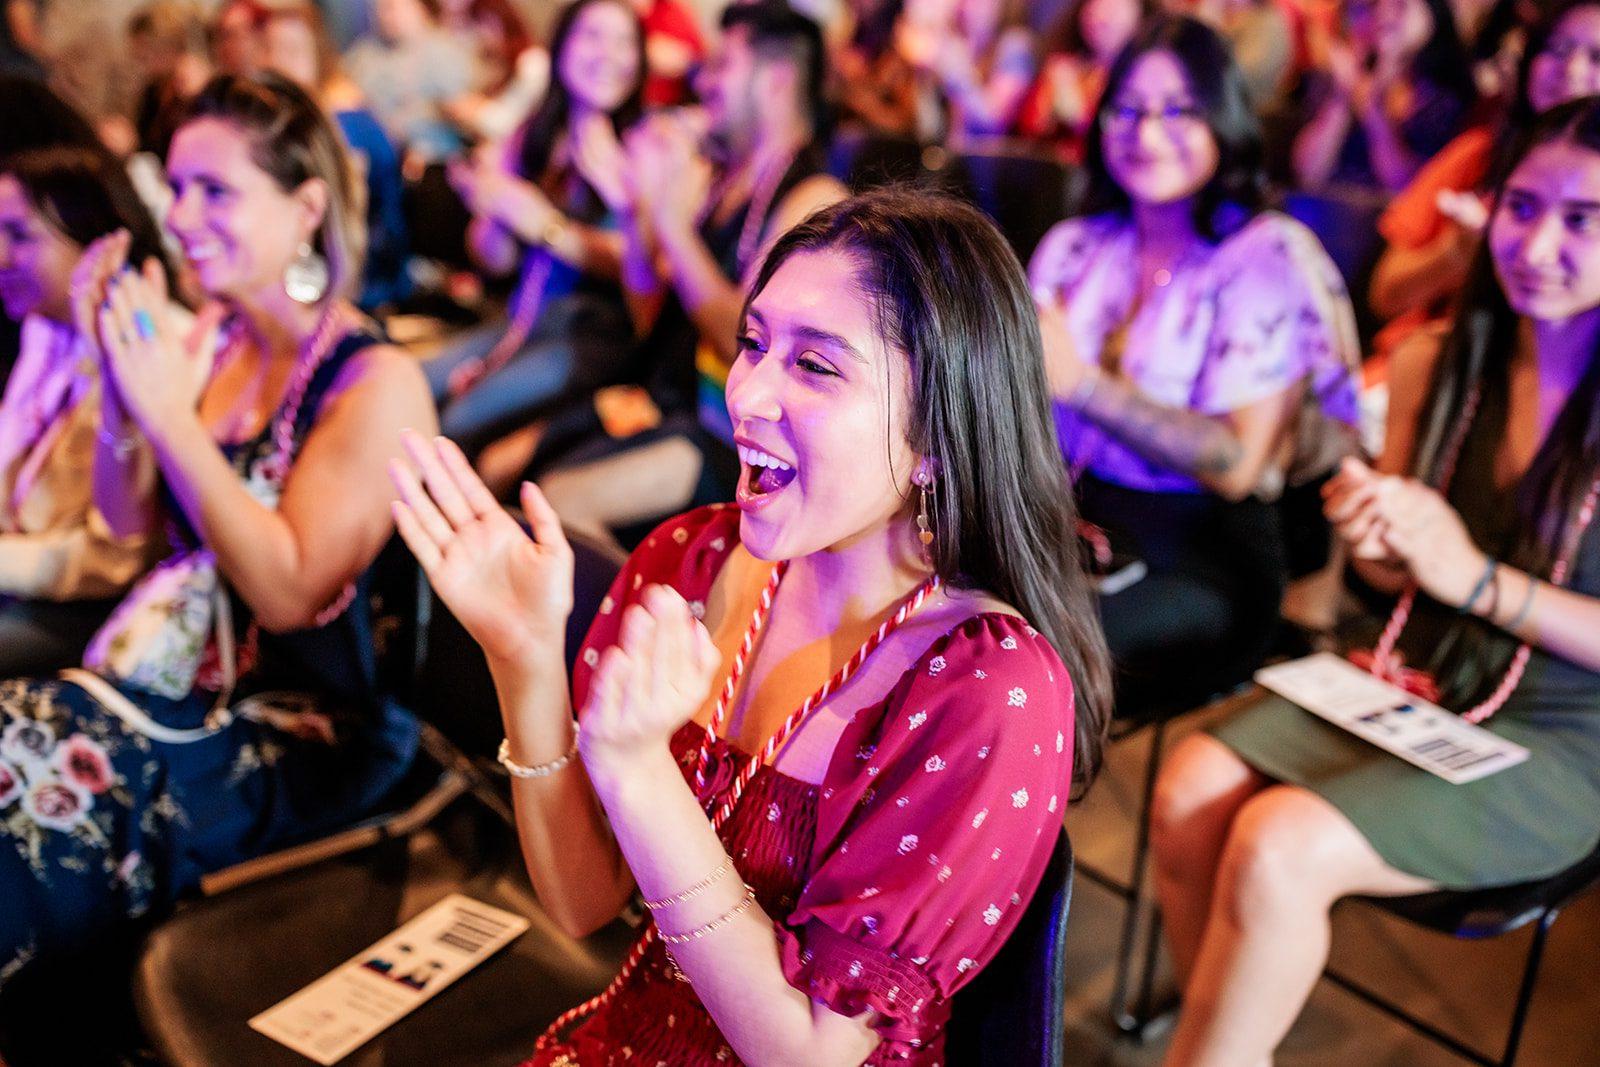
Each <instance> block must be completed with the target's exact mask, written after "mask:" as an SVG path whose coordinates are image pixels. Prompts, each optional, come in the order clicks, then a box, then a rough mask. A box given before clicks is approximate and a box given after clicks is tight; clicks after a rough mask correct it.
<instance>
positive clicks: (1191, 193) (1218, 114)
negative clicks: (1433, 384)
mask: <svg viewBox="0 0 1600 1067" xmlns="http://www.w3.org/2000/svg"><path fill="white" fill-rule="evenodd" d="M1260 158H1261V139H1260V132H1259V129H1258V127H1257V125H1256V120H1255V117H1254V115H1253V113H1252V112H1251V110H1250V105H1249V101H1248V98H1247V96H1246V90H1245V86H1244V80H1243V76H1242V75H1241V73H1240V72H1239V68H1238V67H1237V66H1236V65H1235V63H1234V61H1233V59H1232V56H1231V55H1230V53H1229V51H1228V46H1227V44H1226V43H1225V42H1224V41H1223V40H1222V38H1220V37H1219V36H1218V35H1217V34H1216V33H1215V32H1214V31H1213V30H1211V29H1209V28H1207V27H1206V26H1204V25H1203V24H1201V23H1200V22H1198V21H1196V20H1194V19H1190V18H1170V19H1160V20H1157V21H1155V22H1152V23H1147V24H1146V25H1145V27H1144V28H1143V29H1141V30H1140V31H1139V33H1138V34H1137V35H1136V36H1135V37H1134V39H1133V40H1132V42H1130V44H1129V45H1128V47H1127V48H1126V49H1125V50H1124V51H1123V52H1122V54H1121V56H1120V57H1119V58H1118V60H1117V62H1116V63H1115V64H1114V65H1113V66H1112V68H1111V71H1110V73H1109V75H1108V79H1107V86H1106V92H1105V94H1104V96H1103V97H1102V98H1101V102H1100V106H1099V109H1098V112H1097V117H1096V122H1095V125H1094V127H1093V128H1092V129H1091V130H1090V133H1089V145H1088V155H1087V161H1086V163H1087V167H1088V169H1089V173H1090V176H1091V177H1090V181H1091V189H1090V199H1089V205H1090V213H1089V214H1088V215H1086V216H1084V217H1081V218H1074V219H1069V220H1067V221H1066V222H1062V223H1060V224H1059V225H1057V226H1056V227H1055V228H1054V229H1053V230H1051V232H1050V233H1049V234H1048V235H1047V236H1046V237H1045V239H1044V241H1043V242H1042V243H1041V244H1040V246H1039V249H1038V251H1037V252H1036V253H1035V255H1034V257H1033V262H1032V264H1031V267H1030V270H1029V275H1030V280H1031V282H1032V284H1033V288H1034V295H1035V298H1036V299H1037V300H1038V301H1039V303H1040V316H1041V321H1042V322H1043V324H1044V333H1045V351H1046V360H1047V362H1048V364H1049V369H1050V379H1051V388H1052V390H1053V391H1054V393H1055V398H1056V412H1057V424H1058V429H1059V432H1060V435H1061V444H1062V448H1063V451H1064V453H1065V454H1066V457H1067V460H1068V463H1069V465H1070V466H1071V468H1072V470H1073V472H1074V474H1075V476H1076V479H1077V483H1078V490H1079V494H1080V499H1081V502H1082V508H1083V514H1084V517H1085V518H1086V519H1087V520H1089V521H1090V522H1091V523H1093V524H1095V525H1096V526H1097V527H1099V528H1100V529H1101V530H1102V531H1104V532H1105V533H1106V534H1107V537H1106V538H1105V540H1104V541H1102V547H1104V546H1105V545H1107V544H1109V545H1110V546H1111V547H1113V548H1115V549H1116V550H1118V554H1122V555H1127V556H1131V557H1136V559H1137V561H1138V564H1137V565H1138V567H1139V568H1140V569H1141V570H1142V571H1143V572H1145V573H1144V577H1143V578H1141V579H1139V580H1137V581H1134V582H1132V584H1129V585H1126V587H1125V588H1119V586H1118V585H1117V584H1111V585H1107V586H1104V587H1103V589H1102V592H1103V593H1104V595H1103V596H1102V598H1101V602H1100V603H1101V617H1102V621H1103V622H1104V624H1105V628H1106V635H1107V639H1108V641H1109V643H1110V645H1111V651H1112V656H1113V659H1114V660H1115V661H1116V663H1117V667H1118V677H1117V684H1118V691H1117V710H1118V714H1122V715H1127V714H1138V715H1151V714H1156V713H1159V712H1167V711H1177V710H1182V709H1183V708H1185V707H1188V706H1192V705H1193V704H1194V703H1197V702H1199V701H1201V700H1204V699H1205V698H1206V697H1207V696H1208V695H1210V694H1211V693H1213V692H1215V691H1216V690H1218V689H1219V688H1222V687H1225V686H1229V685H1231V684H1233V683H1235V682H1237V681H1239V680H1242V679H1244V678H1246V677H1248V676H1249V673H1250V672H1251V671H1252V670H1253V669H1254V667H1255V666H1256V665H1257V663H1258V662H1259V661H1260V659H1261V658H1262V656H1263V655H1264V653H1265V648H1266V645H1267V643H1268V642H1269V640H1270V638H1271V634H1272V631H1273V628H1274V625H1275V622H1276V619H1277V613H1278V604H1279V600H1280V599H1281V597H1282V593H1283V586H1284V582H1285V563H1284V547H1283V537H1282V531H1281V530H1280V528H1279V525H1278V519H1277V512H1276V509H1275V507H1274V506H1273V501H1274V500H1275V499H1276V498H1277V497H1278V495H1279V494H1280V492H1281V491H1282V488H1283V487H1284V485H1285V484H1294V483H1299V482H1302V481H1308V480H1310V479H1311V478H1313V477H1315V476H1316V475H1318V474H1320V473H1323V472H1325V471H1327V470H1329V469H1331V467H1332V464H1333V463H1334V462H1336V460H1337V458H1338V456H1339V455H1340V454H1342V453H1343V452H1346V451H1348V450H1349V449H1350V447H1351V446H1352V444H1353V440H1354V434H1353V427H1354V423H1355V421H1356V392H1355V385H1354V381H1355V379H1354V368H1355V364H1356V360H1357V357H1358V353H1359V348H1358V343H1357V340H1356V334H1355V322H1354V318H1353V315H1352V313H1351V309H1350V303H1349V299H1348V297H1347V296H1346V293H1345V290H1344V285H1343V282H1342V281H1341V280H1340V277H1339V273H1338V271H1337V269H1336V268H1335V267H1334V265H1333V263H1332V262H1331V261H1330V260H1329V259H1328V257H1327V255H1326V254H1325V253H1324V252H1323V250H1322V248H1321V246H1319V245H1318V243H1317V240H1316V238H1315V237H1313V236H1312V235H1311V233H1310V231H1308V230H1306V229H1305V228H1304V227H1302V226H1301V225H1300V224H1299V223H1296V222H1294V221H1293V220H1291V219H1289V218H1287V217H1285V216H1283V215H1279V214H1276V213H1273V212H1263V211H1261V210H1260V200H1261V187H1262V184H1263V182H1262V173H1261V168H1260ZM1091 540H1099V534H1098V533H1095V535H1094V536H1093V537H1091ZM1102 562H1104V560H1103V561H1102ZM1111 567H1112V569H1115V570H1116V571H1117V572H1118V577H1119V579H1121V580H1127V579H1128V578H1130V577H1131V576H1132V575H1133V574H1135V573H1137V572H1136V571H1133V570H1130V569H1129V568H1128V567H1126V566H1124V564H1123V563H1122V562H1121V561H1118V562H1114V563H1112V564H1111Z"/></svg>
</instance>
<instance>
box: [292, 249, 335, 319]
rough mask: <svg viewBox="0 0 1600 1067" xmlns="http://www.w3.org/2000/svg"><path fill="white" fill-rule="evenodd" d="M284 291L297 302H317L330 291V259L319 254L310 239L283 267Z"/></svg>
mask: <svg viewBox="0 0 1600 1067" xmlns="http://www.w3.org/2000/svg"><path fill="white" fill-rule="evenodd" d="M283 291H284V292H285V293H287V294H288V295H289V299H290V300H293V301H294V302H295V303H297V304H315V303H317V302H318V301H320V300H321V299H322V298H323V297H324V296H326V295H327V293H328V261H327V260H325V259H323V258H322V257H321V256H319V255H317V253H316V251H315V250H314V249H313V248H312V247H311V242H310V241H302V242H300V250H299V252H297V253H296V254H295V257H294V259H292V260H290V261H289V265H288V266H287V267H285V268H284V269H283Z"/></svg>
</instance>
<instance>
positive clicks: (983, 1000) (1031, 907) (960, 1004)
mask: <svg viewBox="0 0 1600 1067" xmlns="http://www.w3.org/2000/svg"><path fill="white" fill-rule="evenodd" d="M1071 907H1072V842H1071V840H1069V839H1068V837H1067V833H1066V831H1065V830H1063V831H1062V832H1061V836H1060V837H1059V838H1058V839H1057V841H1056V847H1055V851H1054V852H1052V853H1051V855H1050V863H1049V865H1048V866H1046V867H1045V871H1044V877H1043V878H1042V879H1040V881H1039V888H1038V889H1036V890H1034V894H1033V899H1032V900H1030V901H1029V902H1028V908H1027V911H1025V912H1024V913H1023V915H1022V921H1021V922H1019V923H1018V924H1017V928H1016V929H1015V930H1013V931H1012V932H1011V936H1010V937H1009V938H1007V939H1006V943H1005V944H1004V945H1003V946H1001V948H1000V952H999V954H998V955H997V956H995V958H994V959H993V960H991V961H990V963H989V965H988V966H987V967H985V968H984V969H983V971H982V973H980V974H979V975H978V977H976V978H974V979H973V980H972V983H971V984H970V985H968V986H967V987H966V988H965V989H963V990H961V992H959V993H957V994H956V996H955V1001H954V1003H953V1004H952V1005H951V1014H950V1025H949V1028H948V1030H947V1032H946V1038H945V1041H946V1044H945V1058H946V1059H947V1060H948V1061H949V1062H950V1063H952V1064H980V1065H982V1067H991V1065H992V1067H1061V1059H1062V1045H1063V1042H1064V1041H1065V1029H1066V1011H1067V994H1066V934H1067V915H1068V912H1069V911H1070V910H1071Z"/></svg>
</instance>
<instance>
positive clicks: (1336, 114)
mask: <svg viewBox="0 0 1600 1067" xmlns="http://www.w3.org/2000/svg"><path fill="white" fill-rule="evenodd" d="M1342 23H1343V25H1342V32H1341V33H1340V34H1339V35H1338V36H1336V37H1331V38H1329V39H1327V40H1325V41H1324V42H1323V43H1322V50H1321V51H1322V54H1321V56H1320V60H1319V64H1320V69H1318V70H1315V71H1313V72H1312V73H1311V74H1309V75H1307V87H1306V90H1305V102H1304V119H1303V122H1304V125H1303V128H1302V129H1301V131H1300V134H1299V136H1297V137H1296V138H1295V141H1294V149H1293V165H1294V176H1295V180H1296V181H1297V182H1298V183H1299V185H1300V187H1301V188H1302V189H1304V190H1306V191H1308V192H1319V191H1321V190H1322V189H1324V188H1325V187H1327V186H1330V185H1340V186H1346V187H1354V188H1356V189H1362V190H1371V191H1372V192H1374V193H1375V194H1391V193H1397V192H1399V191H1400V190H1401V189H1404V188H1405V187H1406V184H1407V183H1408V182H1410V181H1411V179H1412V178H1413V177H1414V176H1415V175H1416V173H1417V169H1418V168H1419V167H1421V166H1422V164H1423V163H1425V162H1427V161H1428V160H1429V159H1431V158H1432V157H1433V156H1434V154H1435V153H1437V152H1438V151H1439V149H1441V148H1443V147H1444V146H1445V144H1446V143H1447V142H1448V141H1449V140H1450V138H1452V137H1454V136H1455V135H1456V133H1457V132H1458V131H1459V130H1460V128H1461V123H1462V121H1463V120H1464V119H1465V118H1466V115H1467V112H1468V110H1469V109H1470V108H1471V106H1472V102H1473V99H1474V96H1475V90H1474V88H1473V84H1472V69H1471V66H1470V64H1469V63H1468V61H1467V55H1466V50H1465V49H1464V48H1463V47H1462V45H1461V39H1460V38H1459V37H1457V36H1456V26H1455V17H1454V16H1453V15H1452V14H1451V12H1450V6H1449V4H1448V3H1446V2H1445V0H1345V3H1344V7H1343V14H1342Z"/></svg>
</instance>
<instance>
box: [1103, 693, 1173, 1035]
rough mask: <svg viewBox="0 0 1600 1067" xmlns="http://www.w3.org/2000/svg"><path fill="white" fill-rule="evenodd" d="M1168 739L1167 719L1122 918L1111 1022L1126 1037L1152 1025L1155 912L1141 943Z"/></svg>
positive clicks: (1156, 732)
mask: <svg viewBox="0 0 1600 1067" xmlns="http://www.w3.org/2000/svg"><path fill="white" fill-rule="evenodd" d="M1166 737H1167V722H1166V720H1165V719H1163V720H1160V721H1158V722H1156V723H1155V725H1154V727H1153V728H1152V729H1151V732H1150V755H1149V758H1148V759H1147V760H1146V761H1145V771H1144V785H1143V787H1142V788H1141V790H1140V794H1139V813H1138V826H1137V830H1136V832H1135V835H1134V846H1133V870H1132V872H1131V877H1130V880H1129V885H1128V907H1127V910H1126V911H1125V912H1124V913H1123V916H1122V932H1121V936H1120V937H1119V939H1118V944H1117V972H1116V979H1115V981H1114V982H1113V983H1112V990H1111V1020H1112V1022H1113V1023H1114V1024H1115V1025H1116V1027H1117V1029H1118V1030H1120V1031H1122V1032H1123V1033H1125V1034H1132V1033H1137V1032H1138V1031H1140V1030H1142V1029H1143V1028H1144V1026H1145V1024H1147V1023H1148V1022H1149V1021H1150V1018H1149V1013H1150V990H1151V985H1152V984H1153V983H1154V981H1155V974H1154V971H1155V958H1156V952H1157V950H1158V948H1159V947H1160V937H1161V925H1160V924H1161V920H1160V917H1159V914H1157V913H1156V912H1155V910H1154V908H1152V909H1151V917H1150V924H1149V930H1148V933H1147V941H1146V943H1145V946H1144V950H1143V952H1142V953H1141V952H1140V948H1139V944H1138V939H1139V926H1140V920H1141V919H1143V917H1144V911H1145V882H1146V868H1147V867H1148V866H1149V862H1148V861H1149V858H1150V805H1151V802H1152V800H1153V799H1154V797H1155V789H1156V773H1157V772H1158V771H1159V770H1160V769H1161V754H1162V748H1163V746H1164V744H1165V742H1166ZM1135 956H1142V957H1143V959H1142V962H1143V964H1144V966H1143V967H1142V968H1141V973H1140V976H1139V995H1138V998H1137V1001H1138V1002H1137V1004H1136V1005H1134V1010H1133V1011H1132V1012H1130V1011H1129V1010H1128V989H1129V986H1130V984H1131V979H1132V977H1133V966H1134V957H1135Z"/></svg>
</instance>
